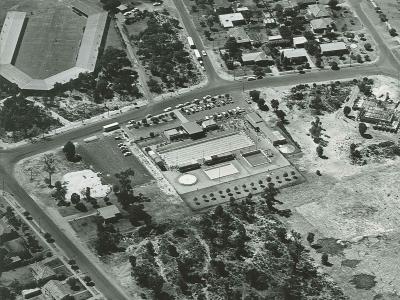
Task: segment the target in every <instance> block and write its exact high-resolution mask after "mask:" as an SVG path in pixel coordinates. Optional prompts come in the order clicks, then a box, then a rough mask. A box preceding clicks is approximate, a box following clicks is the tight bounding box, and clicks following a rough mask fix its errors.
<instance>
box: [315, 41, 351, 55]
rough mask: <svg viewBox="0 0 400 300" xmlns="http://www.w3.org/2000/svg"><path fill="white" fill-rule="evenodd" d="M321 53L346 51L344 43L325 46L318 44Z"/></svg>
mask: <svg viewBox="0 0 400 300" xmlns="http://www.w3.org/2000/svg"><path fill="white" fill-rule="evenodd" d="M320 47H321V52H322V53H324V52H331V51H339V50H347V47H346V44H345V43H344V42H334V43H327V44H320Z"/></svg>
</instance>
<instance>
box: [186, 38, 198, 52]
mask: <svg viewBox="0 0 400 300" xmlns="http://www.w3.org/2000/svg"><path fill="white" fill-rule="evenodd" d="M187 40H188V44H189V47H190V48H192V49H195V48H196V44H195V43H194V42H193V39H192V37H190V36H188V37H187Z"/></svg>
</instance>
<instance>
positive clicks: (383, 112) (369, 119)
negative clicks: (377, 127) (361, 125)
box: [358, 106, 395, 126]
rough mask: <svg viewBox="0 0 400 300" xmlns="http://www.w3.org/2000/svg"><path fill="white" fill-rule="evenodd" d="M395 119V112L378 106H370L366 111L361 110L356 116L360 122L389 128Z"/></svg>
mask: <svg viewBox="0 0 400 300" xmlns="http://www.w3.org/2000/svg"><path fill="white" fill-rule="evenodd" d="M394 119H395V110H394V109H387V108H384V107H380V106H370V107H368V108H366V109H361V112H360V114H359V115H358V120H359V121H360V122H366V123H372V124H381V125H386V126H391V125H392V123H393V121H394Z"/></svg>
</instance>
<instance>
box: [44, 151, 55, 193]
mask: <svg viewBox="0 0 400 300" xmlns="http://www.w3.org/2000/svg"><path fill="white" fill-rule="evenodd" d="M43 164H44V166H43V171H45V172H47V173H48V174H49V177H48V184H49V186H51V176H52V175H53V174H54V173H55V172H56V165H55V164H56V159H55V157H54V154H45V155H43Z"/></svg>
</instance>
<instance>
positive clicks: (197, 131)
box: [182, 122, 204, 138]
mask: <svg viewBox="0 0 400 300" xmlns="http://www.w3.org/2000/svg"><path fill="white" fill-rule="evenodd" d="M182 128H183V130H185V131H186V132H187V134H188V135H189V136H190V137H191V138H199V137H202V136H204V130H203V127H201V126H200V125H199V124H197V123H196V122H186V123H182Z"/></svg>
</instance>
